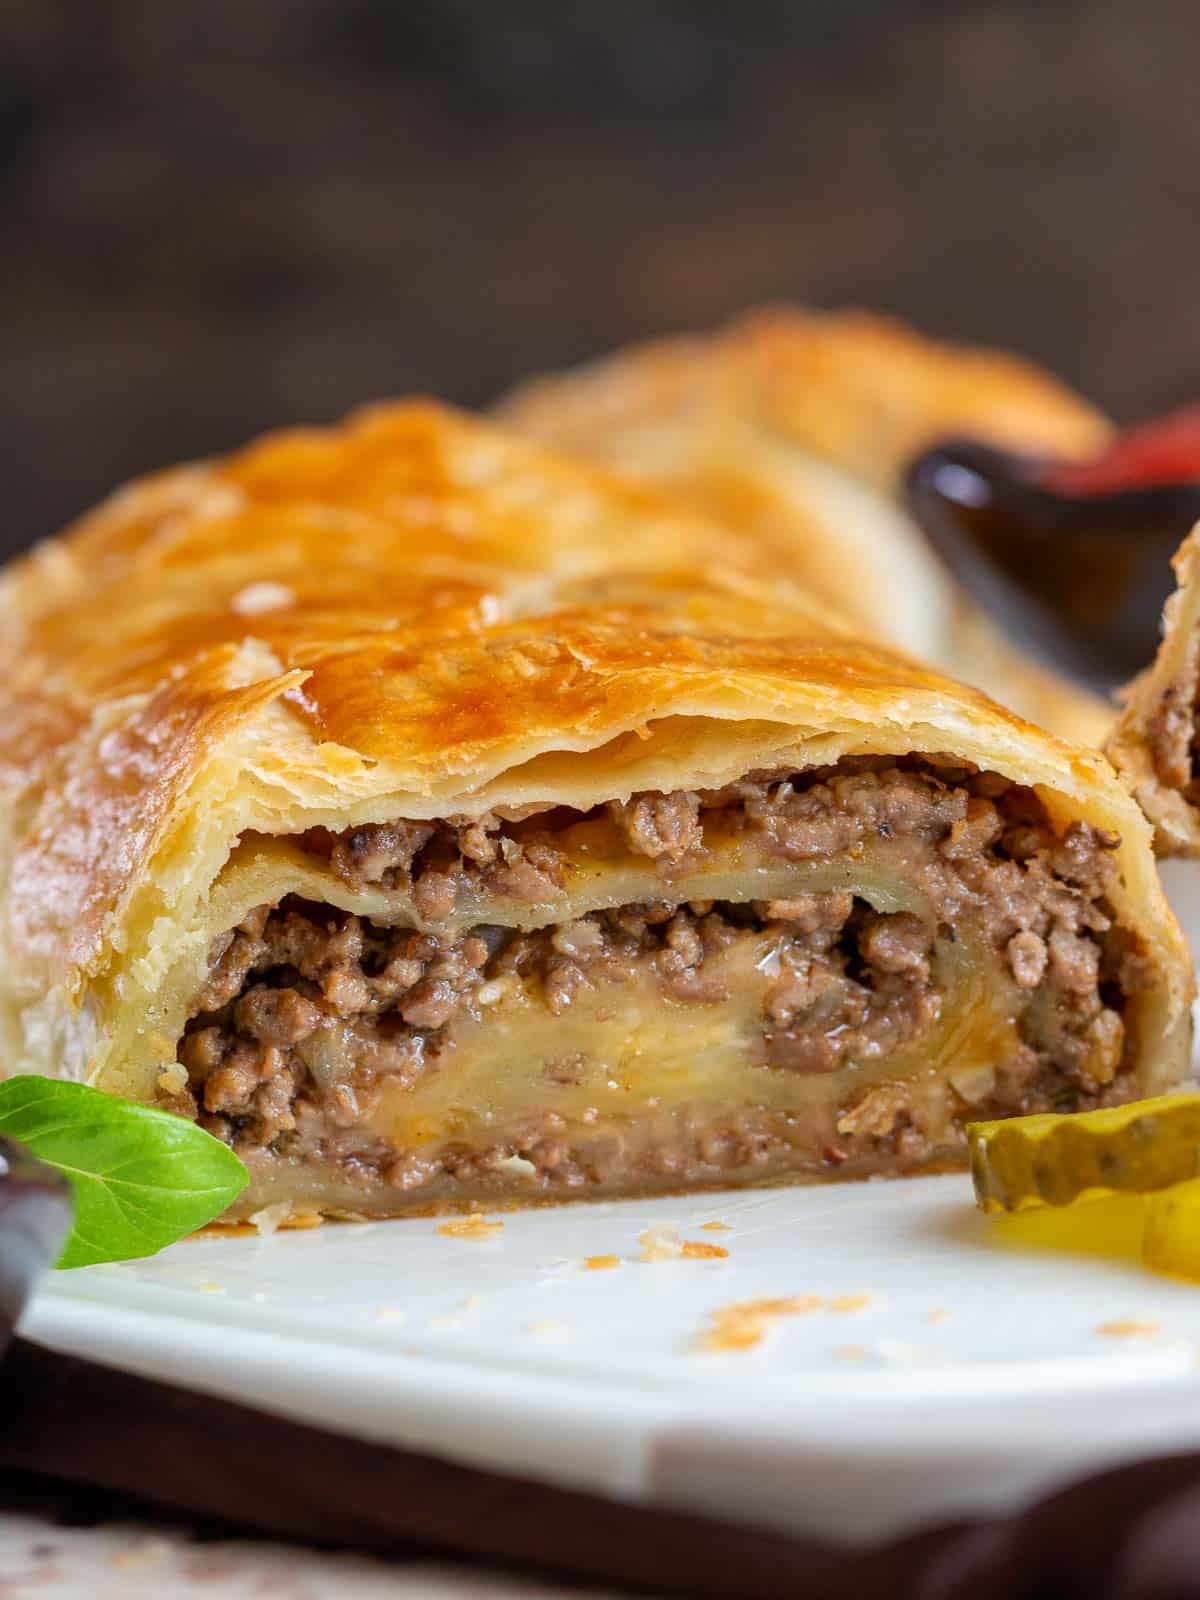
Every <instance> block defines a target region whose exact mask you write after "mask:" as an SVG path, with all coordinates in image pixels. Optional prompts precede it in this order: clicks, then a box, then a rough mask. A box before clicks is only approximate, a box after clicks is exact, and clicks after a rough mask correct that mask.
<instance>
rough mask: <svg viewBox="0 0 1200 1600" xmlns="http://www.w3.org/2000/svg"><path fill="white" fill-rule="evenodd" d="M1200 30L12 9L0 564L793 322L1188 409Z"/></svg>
mask: <svg viewBox="0 0 1200 1600" xmlns="http://www.w3.org/2000/svg"><path fill="white" fill-rule="evenodd" d="M1198 43H1200V9H1198V8H1197V7H1196V6H1195V5H1194V4H1192V3H1191V0H1140V3H1137V4H1134V3H1132V0H1089V3H1086V4H1085V3H1074V0H1041V3H1038V0H1029V3H1026V4H1021V3H1008V4H985V3H980V4H960V5H950V4H934V3H922V0H896V3H890V4H889V3H885V0H780V3H756V0H742V3H734V0H707V3H704V0H692V3H684V0H675V3H671V0H605V3H590V0H559V3H558V4H537V3H534V0H507V3H505V0H445V3H441V4H418V3H405V0H5V3H4V5H3V7H0V157H2V166H0V182H2V183H3V186H4V193H3V211H2V213H0V215H2V218H3V228H4V239H3V256H2V259H3V265H4V271H3V282H4V294H3V300H2V302H0V305H2V309H0V318H2V319H3V321H2V331H3V338H2V343H0V427H2V429H3V437H4V440H5V449H4V483H3V493H4V497H5V502H4V503H5V519H4V525H3V530H2V531H0V547H3V548H5V549H15V548H17V547H18V546H19V545H21V544H23V543H25V542H27V541H28V540H29V539H31V538H34V537H36V536H39V535H41V534H44V533H46V532H49V531H52V530H53V529H54V528H55V527H56V526H57V525H58V524H60V523H61V522H62V521H63V520H64V519H66V518H67V517H69V516H71V515H73V514H74V513H75V512H77V511H78V510H80V509H81V508H82V507H84V506H86V505H87V503H88V502H89V501H91V500H93V499H95V498H96V497H97V496H99V495H100V494H101V493H102V492H104V491H105V490H106V489H107V488H109V487H110V486H112V485H113V484H114V483H116V482H117V481H119V480H120V479H122V478H125V477H128V476H129V475H131V474H133V473H135V472H138V471H141V470H144V469H146V468H149V467H152V466H155V465H158V464H161V463H163V462H165V461H167V460H170V459H172V458H176V457H180V456H189V455H198V454H204V453H207V452H210V451H214V450H220V449H222V448H225V447H227V446H230V445H232V444H235V443H237V442H238V441H239V440H241V439H242V438H243V437H244V436H246V435H247V434H249V433H251V432H253V431H254V430H256V429H261V428H265V427H268V426H271V425H274V424H277V423H281V422H286V421H292V420H301V419H304V420H308V419H312V420H318V419H323V418H328V417H331V416H334V415H335V414H336V413H338V412H339V411H341V410H343V409H344V408H345V407H347V406H349V405H352V404H354V403H355V402H357V401H360V400H362V399H364V398H367V397H369V396H374V395H379V394H384V393H397V392H400V391H404V390H413V389H416V390H432V391H436V392H438V393H440V394H443V395H446V396H448V397H450V398H452V399H455V400H459V401H462V402H466V403H468V404H481V403H484V402H486V401H488V400H489V399H490V398H491V397H492V396H493V395H495V394H496V393H497V392H498V391H499V390H501V389H502V388H504V387H505V386H506V385H507V384H509V383H510V382H512V381H513V380H514V379H516V378H518V377H520V376H522V375H523V374H526V373H528V372H530V371H532V370H536V369H538V368H546V367H555V366H560V365H562V364H565V363H568V362H572V361H576V360H578V359H580V358H581V357H584V356H587V355H589V354H591V353H593V352H596V351H599V350H603V349H605V348H607V347H610V346H612V345H614V344H617V343H619V342H622V341H625V340H629V339H636V338H640V337H642V336H644V335H647V334H651V333H654V332H657V331H660V330H663V329H671V328H681V327H689V326H703V325H705V324H709V323H711V322H713V321H715V320H718V319H720V318H722V317H724V316H726V315H728V314H729V313H731V312H733V311H735V310H737V309H738V308H741V307H744V306H746V305H748V304H752V303H755V302H759V301H762V300H769V299H772V298H779V297H792V298H796V299H799V300H803V301H809V302H814V303H817V304H829V305H836V304H844V303H862V304H871V305H878V306H882V307H885V308H888V309H891V310H893V311H895V312H898V313H899V314H901V315H903V316H906V317H909V318H912V319H915V320H916V321H918V322H920V323H922V324H924V325H925V326H926V327H928V328H930V329H932V330H935V331H937V332H940V333H943V334H949V335H955V336H962V337H968V338H972V339H975V340H978V341H982V342H990V343H996V344H1000V345H1006V346H1011V347H1013V348H1016V349H1020V350H1024V351H1027V352H1028V353H1030V354H1032V355H1035V356H1037V357H1039V358H1041V359H1042V360H1044V361H1046V362H1048V363H1049V364H1050V365H1052V366H1054V367H1056V368H1057V369H1058V370H1059V371H1060V372H1062V373H1063V374H1064V376H1066V377H1068V378H1069V379H1071V380H1072V381H1074V382H1075V383H1076V384H1078V385H1079V386H1081V387H1082V388H1083V389H1084V390H1085V391H1087V392H1088V393H1090V394H1091V395H1092V396H1093V397H1094V398H1096V399H1098V400H1099V401H1101V402H1103V403H1105V404H1107V405H1108V406H1109V407H1110V408H1111V409H1113V410H1114V411H1116V412H1117V413H1118V415H1121V416H1126V417H1132V416H1134V415H1136V414H1138V413H1140V412H1147V411H1150V410H1152V409H1154V408H1156V407H1161V406H1165V405H1168V404H1171V403H1173V402H1175V401H1179V400H1182V399H1185V398H1194V397H1196V396H1200V296H1198V295H1197V293H1196V287H1195V285H1196V279H1197V267H1198V266H1200V115H1198V114H1197V110H1196V91H1195V60H1196V48H1197V44H1198Z"/></svg>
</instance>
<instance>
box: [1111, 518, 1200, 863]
mask: <svg viewBox="0 0 1200 1600" xmlns="http://www.w3.org/2000/svg"><path fill="white" fill-rule="evenodd" d="M1172 565H1173V566H1174V568H1175V579H1176V584H1177V587H1176V590H1175V593H1174V594H1173V595H1172V596H1171V598H1170V599H1169V600H1168V601H1167V604H1166V609H1165V611H1164V613H1163V633H1162V642H1161V643H1160V645H1159V647H1158V653H1157V655H1156V656H1155V658H1154V660H1153V662H1152V663H1151V664H1150V666H1149V667H1147V668H1146V670H1145V672H1143V673H1142V674H1141V675H1140V676H1139V677H1138V678H1136V679H1135V680H1134V682H1133V683H1131V684H1130V686H1129V688H1128V689H1127V690H1126V693H1125V708H1124V711H1123V712H1122V714H1121V716H1120V718H1119V719H1118V722H1117V725H1116V727H1115V728H1114V729H1113V732H1112V736H1111V737H1110V739H1109V741H1108V744H1107V746H1106V749H1107V754H1108V757H1109V759H1110V760H1111V761H1112V763H1113V765H1114V766H1115V767H1116V769H1117V772H1118V773H1119V774H1120V776H1121V779H1122V781H1123V782H1124V784H1125V786H1126V788H1127V789H1128V790H1129V792H1130V794H1132V795H1133V797H1134V799H1135V800H1136V801H1137V802H1138V804H1139V805H1140V806H1141V808H1142V810H1143V811H1144V812H1145V813H1146V815H1147V816H1148V817H1149V818H1150V821H1151V822H1152V823H1153V824H1154V830H1155V843H1156V845H1157V847H1158V850H1159V853H1160V854H1161V855H1164V856H1200V811H1198V809H1197V805H1198V801H1200V796H1198V795H1197V792H1196V787H1195V780H1196V776H1197V774H1196V758H1195V745H1196V701H1197V695H1198V694H1200V524H1197V526H1196V527H1195V528H1193V529H1192V531H1191V533H1190V534H1189V535H1188V536H1187V538H1186V539H1185V540H1184V541H1183V543H1182V545H1180V547H1179V550H1178V551H1177V552H1176V555H1175V558H1174V561H1173V563H1172Z"/></svg>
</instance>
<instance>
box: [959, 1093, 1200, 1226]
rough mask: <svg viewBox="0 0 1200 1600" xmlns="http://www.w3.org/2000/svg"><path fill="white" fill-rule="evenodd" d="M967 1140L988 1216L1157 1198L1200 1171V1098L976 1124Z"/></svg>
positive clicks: (1161, 1098)
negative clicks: (1083, 1202)
mask: <svg viewBox="0 0 1200 1600" xmlns="http://www.w3.org/2000/svg"><path fill="white" fill-rule="evenodd" d="M967 1141H968V1144H969V1147H970V1151H971V1177H972V1180H973V1181H974V1184H975V1198H976V1199H977V1200H978V1202H979V1204H980V1205H981V1206H982V1207H983V1209H984V1210H985V1211H1021V1210H1024V1209H1025V1208H1026V1207H1028V1206H1036V1205H1048V1206H1065V1205H1070V1204H1071V1202H1072V1201H1073V1200H1078V1199H1080V1198H1083V1197H1086V1196H1089V1195H1091V1196H1096V1195H1103V1194H1113V1193H1126V1194H1151V1193H1153V1192H1154V1191H1156V1190H1159V1189H1167V1188H1169V1187H1170V1186H1171V1185H1172V1184H1177V1183H1187V1182H1188V1181H1189V1180H1190V1179H1193V1178H1195V1177H1197V1175H1198V1174H1200V1095H1196V1094H1170V1095H1159V1096H1158V1097H1157V1098H1155V1099H1152V1100H1135V1101H1134V1102H1132V1103H1131V1104H1130V1105H1127V1106H1113V1107H1111V1108H1108V1109H1106V1110H1103V1111H1081V1112H1076V1113H1074V1114H1072V1115H1062V1116H1059V1115H1056V1114H1055V1113H1053V1112H1043V1113H1040V1114H1039V1115H1037V1116H1033V1117H1011V1118H1008V1119H1006V1120H1005V1121H1002V1122H974V1123H971V1124H970V1125H969V1126H968V1128H967Z"/></svg>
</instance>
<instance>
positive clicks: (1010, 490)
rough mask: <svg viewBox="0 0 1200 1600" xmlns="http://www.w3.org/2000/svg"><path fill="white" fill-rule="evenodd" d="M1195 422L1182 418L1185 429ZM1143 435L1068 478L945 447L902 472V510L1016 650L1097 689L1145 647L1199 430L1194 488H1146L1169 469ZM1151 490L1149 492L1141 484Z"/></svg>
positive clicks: (1152, 633) (1186, 512)
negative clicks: (1192, 469)
mask: <svg viewBox="0 0 1200 1600" xmlns="http://www.w3.org/2000/svg"><path fill="white" fill-rule="evenodd" d="M1193 418H1194V414H1188V420H1189V424H1191V423H1192V421H1193ZM1179 426H1180V424H1179V419H1168V420H1167V422H1166V423H1164V424H1151V425H1150V426H1149V427H1147V428H1145V429H1139V430H1137V432H1136V433H1135V434H1131V435H1128V436H1126V438H1125V440H1123V441H1119V442H1118V444H1117V445H1116V446H1115V447H1114V449H1113V450H1112V451H1111V452H1108V453H1107V454H1106V456H1105V457H1104V458H1102V459H1101V460H1099V461H1097V462H1096V463H1092V464H1085V465H1084V466H1081V467H1076V466H1071V467H1067V466H1062V465H1058V464H1055V463H1051V462H1047V461H1046V460H1044V459H1037V458H1033V457H1028V456H1016V455H1012V454H1009V453H1007V452H1004V451H1001V450H996V449H992V448H990V447H988V446H986V445H981V444H979V443H977V442H975V441H972V440H968V439H952V440H948V441H946V442H944V443H942V444H940V445H938V446H937V447H936V448H934V449H932V450H930V451H928V452H927V453H926V454H925V455H923V456H920V457H919V458H918V459H917V460H916V461H914V462H913V464H912V466H911V467H910V468H909V471H908V475H907V481H906V490H907V496H908V501H909V505H910V507H911V509H912V511H913V513H914V515H915V516H916V517H917V519H918V520H919V521H920V523H921V525H922V527H923V528H924V529H925V531H926V533H927V534H928V535H929V538H930V539H931V540H932V542H933V544H934V545H935V547H936V548H937V550H938V551H939V552H940V554H941V556H942V557H943V559H944V560H945V561H946V562H947V564H948V565H949V566H950V568H951V570H952V571H953V572H954V573H955V575H956V577H958V579H959V580H960V582H962V583H963V584H964V585H965V586H966V587H967V588H968V589H969V590H970V591H971V592H972V594H974V596H975V597H976V599H978V600H979V601H980V602H981V603H982V604H983V605H984V606H985V607H986V608H987V609H988V610H989V611H991V612H992V613H993V614H995V615H996V616H997V617H998V618H999V620H1000V621H1001V622H1002V623H1003V625H1004V626H1005V627H1006V628H1007V629H1008V631H1009V632H1010V633H1011V634H1013V635H1014V636H1015V637H1016V638H1017V639H1018V640H1019V642H1020V643H1022V644H1023V645H1024V646H1026V647H1027V648H1029V649H1031V650H1032V651H1033V652H1034V653H1036V654H1038V655H1040V656H1041V657H1043V658H1044V659H1045V660H1047V661H1049V662H1050V663H1051V664H1053V665H1054V666H1056V667H1058V668H1059V669H1060V670H1064V671H1067V672H1070V673H1072V674H1074V675H1075V676H1076V677H1078V678H1080V679H1082V680H1083V681H1085V682H1087V683H1089V684H1091V685H1092V686H1093V687H1095V688H1098V689H1102V690H1107V689H1111V688H1113V687H1114V686H1115V685H1117V684H1119V683H1123V682H1125V681H1127V680H1128V679H1129V678H1131V677H1132V676H1133V675H1134V674H1135V673H1136V672H1139V671H1140V670H1141V669H1142V667H1144V666H1146V664H1147V663H1148V662H1149V661H1150V660H1151V658H1152V657H1153V655H1154V652H1155V649H1156V648H1157V645H1158V636H1159V623H1160V618H1161V615H1162V607H1163V602H1164V600H1165V599H1166V598H1167V596H1168V594H1170V592H1171V589H1172V586H1173V578H1172V573H1171V565H1170V562H1171V557H1172V555H1173V554H1174V553H1175V551H1176V549H1177V548H1178V546H1179V543H1180V541H1181V540H1182V539H1183V537H1184V535H1185V534H1187V532H1188V531H1189V530H1190V529H1191V527H1192V526H1193V524H1194V523H1196V522H1197V521H1198V520H1200V426H1198V427H1197V430H1196V442H1197V447H1196V449H1195V451H1194V454H1195V457H1196V464H1195V473H1194V476H1188V477H1184V478H1182V479H1180V478H1176V479H1175V480H1174V481H1159V474H1160V472H1161V470H1162V469H1163V468H1164V467H1165V466H1166V465H1168V464H1169V465H1172V466H1173V467H1174V469H1175V470H1176V472H1178V471H1179V470H1180V469H1181V468H1186V467H1187V465H1188V463H1187V461H1186V460H1184V459H1181V455H1182V452H1177V453H1176V454H1175V456H1173V457H1172V459H1171V461H1170V463H1167V462H1165V461H1163V459H1162V457H1161V455H1159V456H1157V457H1153V463H1154V466H1155V467H1156V468H1157V469H1158V471H1154V472H1151V471H1149V470H1148V465H1147V463H1148V459H1150V457H1149V452H1148V446H1149V443H1150V442H1152V441H1154V440H1156V439H1159V438H1160V437H1161V431H1162V430H1163V429H1164V428H1169V429H1171V430H1174V431H1175V432H1176V433H1177V432H1178V430H1179ZM1147 479H1150V480H1151V481H1147Z"/></svg>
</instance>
